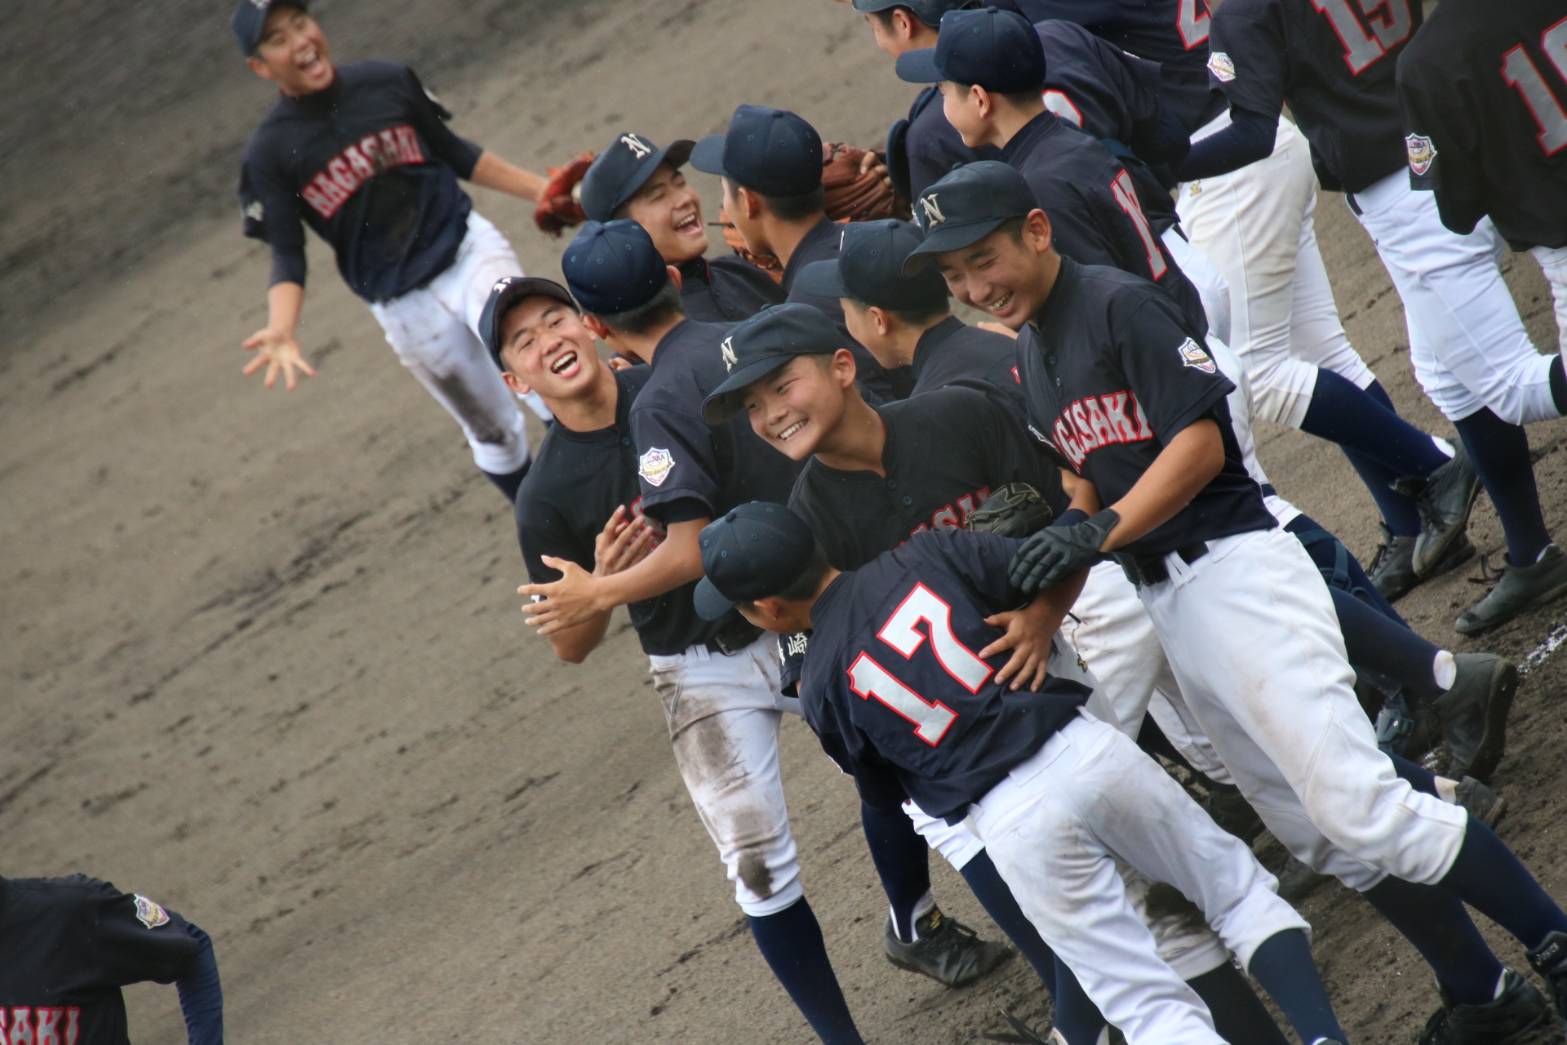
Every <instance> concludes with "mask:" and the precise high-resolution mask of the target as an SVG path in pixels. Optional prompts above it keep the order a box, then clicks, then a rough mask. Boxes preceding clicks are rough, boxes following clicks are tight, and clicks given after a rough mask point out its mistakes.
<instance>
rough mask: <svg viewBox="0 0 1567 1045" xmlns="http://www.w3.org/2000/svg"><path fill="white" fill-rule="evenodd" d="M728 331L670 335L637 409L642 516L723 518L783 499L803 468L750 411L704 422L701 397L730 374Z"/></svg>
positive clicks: (687, 326)
mask: <svg viewBox="0 0 1567 1045" xmlns="http://www.w3.org/2000/svg"><path fill="white" fill-rule="evenodd" d="M729 329H730V328H729V327H728V326H724V325H720V324H714V323H697V322H694V321H692V320H689V319H688V320H685V321H683V322H681V323H680V324H679V325H678V326H676V327H675V328H674V329H673V330H671V331H670V332H669V333H667V334H665V335H664V337H663V339H662V340H661V341H659V343H658V345H657V347H656V348H655V349H654V350H653V362H652V364H651V366H650V367H649V370H650V371H651V373H650V374H649V376H648V380H647V383H646V384H645V385H643V387H642V391H641V393H639V394H638V396H637V399H636V402H635V403H633V404H632V406H631V433H632V437H633V438H634V439H635V441H636V448H637V477H638V479H639V480H640V483H641V489H642V511H643V513H644V514H646V515H647V516H648V517H650V518H652V519H654V520H657V521H658V522H660V523H662V524H664V525H666V526H667V525H669V524H670V523H676V522H685V521H689V520H691V519H700V518H708V519H716V518H718V516H720V515H722V514H723V513H724V512H726V511H728V510H729V509H730V508H733V507H734V506H735V505H737V504H742V503H744V502H746V501H784V500H786V499H787V498H788V496H789V490H790V488H791V487H792V486H793V485H794V478H795V475H796V473H797V472H798V470H799V469H798V467H797V466H796V465H795V463H794V462H793V461H791V460H789V459H788V458H787V457H785V456H784V455H783V454H781V453H779V452H778V451H777V450H774V449H773V448H772V447H770V446H768V445H767V444H766V443H765V442H763V441H762V440H761V439H760V438H758V436H757V435H756V433H755V432H753V431H751V424H750V421H749V420H748V419H747V418H746V416H745V414H743V413H741V414H737V415H735V416H734V417H732V418H730V419H729V420H728V421H725V422H724V423H723V424H721V425H718V426H716V427H714V426H710V425H709V424H708V423H707V422H706V421H704V420H703V419H702V400H703V399H705V398H706V397H707V394H708V393H709V392H711V391H712V390H713V389H715V388H717V387H718V386H719V385H720V384H721V383H722V382H723V380H724V378H725V377H726V376H727V375H728V369H727V368H726V367H725V366H724V358H723V350H722V348H721V345H722V343H723V340H724V338H725V337H727V336H728V332H729ZM600 525H602V523H600Z"/></svg>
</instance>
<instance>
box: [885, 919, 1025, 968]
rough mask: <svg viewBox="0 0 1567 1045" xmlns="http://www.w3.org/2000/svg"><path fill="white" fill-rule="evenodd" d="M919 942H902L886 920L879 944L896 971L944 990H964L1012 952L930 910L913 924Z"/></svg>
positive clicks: (1006, 947) (1012, 951)
mask: <svg viewBox="0 0 1567 1045" xmlns="http://www.w3.org/2000/svg"><path fill="white" fill-rule="evenodd" d="M914 931H915V932H916V933H917V934H918V936H919V939H917V940H915V941H914V942H913V943H904V942H903V941H902V940H900V939H898V934H897V933H896V932H895V931H894V930H893V926H892V919H891V918H888V919H887V931H886V933H885V935H884V939H883V944H884V946H885V948H886V952H887V960H888V961H890V962H891V963H892V964H894V965H896V966H897V967H898V968H900V969H908V970H910V971H912V972H918V973H924V974H925V975H926V976H929V977H930V978H931V979H933V980H939V981H941V982H942V983H944V984H946V985H947V986H948V987H967V986H968V985H969V984H971V983H973V982H974V981H975V980H977V979H979V978H980V977H982V976H984V975H985V974H986V973H988V972H990V971H992V970H993V969H995V968H996V967H997V966H999V965H1001V964H1002V963H1003V962H1005V961H1007V960H1008V959H1009V958H1011V957H1012V956H1013V955H1014V954H1015V953H1017V952H1015V951H1014V950H1012V948H1010V947H1008V946H1007V945H1006V944H1004V943H990V942H989V941H986V940H981V939H980V938H979V935H978V934H977V933H975V932H974V930H973V929H970V928H969V927H968V926H966V925H964V924H963V923H962V922H960V921H958V920H957V919H956V918H949V917H947V916H946V915H944V914H942V913H941V909H940V908H939V907H938V908H931V910H930V913H929V914H926V915H925V916H924V917H922V918H920V919H919V920H917V921H916V922H915V923H914Z"/></svg>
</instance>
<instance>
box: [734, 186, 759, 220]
mask: <svg viewBox="0 0 1567 1045" xmlns="http://www.w3.org/2000/svg"><path fill="white" fill-rule="evenodd" d="M735 199H736V200H737V201H738V202H739V204H740V212H741V213H742V214H744V215H745V216H746V217H747V218H750V219H752V220H753V221H754V220H755V219H756V218H758V217H760V216H761V213H762V197H761V196H760V195H759V194H757V193H754V192H752V191H751V190H750V189H748V188H746V187H745V186H744V185H736V186H735Z"/></svg>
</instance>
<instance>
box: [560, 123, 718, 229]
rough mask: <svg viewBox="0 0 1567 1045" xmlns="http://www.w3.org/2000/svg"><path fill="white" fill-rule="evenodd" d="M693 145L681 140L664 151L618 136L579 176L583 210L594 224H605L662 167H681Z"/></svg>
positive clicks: (628, 134) (631, 137) (629, 135)
mask: <svg viewBox="0 0 1567 1045" xmlns="http://www.w3.org/2000/svg"><path fill="white" fill-rule="evenodd" d="M695 144H696V143H695V142H693V141H687V140H686V139H684V138H682V139H681V140H680V141H676V142H670V143H669V145H668V146H667V147H665V148H662V149H660V148H659V147H658V146H657V145H654V144H653V143H652V142H650V141H648V140H647V139H646V138H643V137H641V136H639V135H637V134H634V133H633V132H631V131H627V132H626V133H624V134H622V135H619V136H618V137H616V139H615V140H614V141H612V142H610V143H609V147H608V148H607V149H605V150H604V151H603V152H601V153H599V154H598V156H597V157H596V158H595V159H594V160H593V165H592V166H591V167H589V168H588V172H587V173H586V174H584V175H583V176H582V210H583V212H584V213H586V214H587V216H588V217H590V218H592V219H593V220H594V221H608V220H610V219H611V218H613V217H614V216H615V212H616V211H617V210H619V209H620V208H621V207H624V206H625V205H626V203H627V201H629V200H630V199H631V197H633V196H635V195H636V194H637V190H638V189H640V188H642V186H644V185H646V184H647V180H648V179H649V178H651V177H652V176H653V172H654V171H656V170H658V166H659V164H661V163H667V164H669V165H670V166H671V167H677V168H678V167H682V166H684V165H685V162H686V160H687V159H689V158H690V156H691V149H692V147H693V146H694V145H695Z"/></svg>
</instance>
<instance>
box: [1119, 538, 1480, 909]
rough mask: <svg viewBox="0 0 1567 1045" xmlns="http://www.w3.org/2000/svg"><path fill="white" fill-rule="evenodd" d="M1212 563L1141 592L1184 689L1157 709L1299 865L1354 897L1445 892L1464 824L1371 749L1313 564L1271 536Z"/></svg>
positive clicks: (1171, 566) (1219, 548)
mask: <svg viewBox="0 0 1567 1045" xmlns="http://www.w3.org/2000/svg"><path fill="white" fill-rule="evenodd" d="M1208 549H1209V550H1208V553H1207V554H1206V555H1204V556H1203V557H1202V558H1200V559H1198V560H1197V561H1196V562H1194V563H1187V562H1186V561H1185V560H1183V559H1182V558H1181V557H1180V556H1179V555H1174V554H1171V555H1168V556H1166V557H1165V560H1164V561H1165V564H1166V567H1167V568H1168V570H1169V572H1170V578H1169V579H1168V580H1166V581H1162V582H1160V583H1158V584H1151V585H1144V586H1141V587H1139V588H1138V595H1139V597H1140V598H1141V599H1142V602H1143V605H1144V606H1146V607H1147V609H1148V615H1149V616H1150V617H1151V618H1152V619H1153V623H1154V627H1155V629H1156V630H1157V631H1158V634H1159V639H1160V644H1161V645H1162V646H1163V648H1164V650H1165V652H1166V654H1167V655H1168V657H1169V661H1170V667H1171V669H1172V671H1173V672H1174V675H1175V678H1176V680H1177V682H1178V683H1179V686H1180V690H1179V694H1178V695H1177V694H1165V695H1166V696H1167V697H1168V698H1170V700H1171V702H1172V704H1176V703H1178V704H1179V706H1181V707H1184V709H1185V711H1186V712H1188V713H1189V714H1190V715H1191V718H1192V721H1193V722H1194V723H1195V727H1196V731H1198V732H1200V733H1201V734H1202V735H1204V736H1206V737H1207V738H1208V740H1209V742H1210V743H1211V744H1212V745H1213V748H1214V750H1215V751H1216V752H1217V753H1218V756H1219V758H1220V759H1222V761H1223V763H1224V765H1225V767H1226V768H1227V769H1228V770H1229V773H1230V776H1231V777H1232V778H1233V780H1234V782H1235V785H1236V786H1237V787H1239V788H1240V790H1241V793H1242V794H1243V795H1245V797H1246V799H1247V801H1248V802H1250V803H1251V805H1252V806H1253V807H1254V808H1255V809H1256V810H1257V813H1258V815H1260V816H1261V817H1262V820H1263V822H1264V823H1265V824H1267V825H1268V828H1269V830H1270V831H1272V832H1273V835H1274V837H1276V838H1278V840H1279V841H1280V842H1282V843H1284V845H1285V846H1286V847H1287V848H1288V849H1289V850H1290V851H1291V852H1292V853H1294V855H1295V856H1296V857H1297V858H1298V859H1300V860H1301V861H1302V862H1304V863H1306V864H1307V865H1309V866H1311V867H1313V868H1315V869H1316V870H1318V871H1321V872H1323V873H1326V874H1331V875H1334V876H1336V877H1337V878H1339V879H1340V880H1341V881H1343V882H1344V883H1345V884H1346V885H1348V886H1350V887H1351V888H1353V889H1357V890H1360V891H1365V890H1366V889H1369V888H1371V887H1372V886H1374V885H1375V884H1376V883H1377V882H1379V881H1381V880H1382V878H1383V877H1385V876H1386V875H1388V874H1392V875H1395V876H1397V877H1399V878H1402V879H1404V880H1406V881H1410V882H1415V883H1417V884H1423V885H1429V884H1434V883H1436V882H1437V881H1439V880H1440V879H1441V878H1442V876H1443V875H1445V874H1446V873H1447V871H1448V869H1449V868H1451V867H1452V864H1453V861H1454V860H1455V859H1456V858H1457V856H1458V849H1459V846H1460V845H1462V843H1463V837H1464V832H1465V830H1466V828H1467V824H1468V817H1467V814H1466V813H1465V812H1464V810H1463V808H1462V807H1460V806H1454V805H1448V804H1447V803H1445V802H1443V801H1441V800H1440V799H1438V798H1435V797H1432V796H1430V795H1425V794H1421V793H1419V792H1416V791H1415V790H1414V789H1413V788H1411V787H1410V785H1409V784H1408V783H1407V782H1406V781H1404V780H1401V779H1399V777H1398V775H1397V774H1396V773H1395V771H1394V769H1393V763H1392V762H1391V761H1389V760H1388V758H1387V756H1385V755H1384V754H1382V752H1381V751H1379V750H1378V749H1377V746H1376V737H1375V735H1374V733H1373V731H1372V728H1371V723H1370V721H1369V720H1368V719H1367V718H1366V716H1365V713H1364V712H1363V711H1362V710H1361V708H1360V704H1359V702H1358V701H1357V700H1356V699H1355V694H1354V691H1353V690H1352V689H1351V684H1352V681H1353V677H1354V676H1353V672H1352V670H1351V669H1350V666H1349V662H1348V660H1347V659H1346V657H1345V653H1344V640H1343V636H1342V634H1341V632H1340V630H1339V624H1338V618H1337V616H1336V615H1335V614H1334V611H1333V602H1332V599H1331V598H1330V596H1329V594H1328V590H1327V586H1326V585H1325V584H1324V582H1323V580H1322V577H1321V575H1320V574H1319V573H1318V572H1317V568H1316V566H1315V565H1314V564H1313V563H1312V561H1311V558H1310V556H1308V555H1307V554H1306V551H1305V549H1304V548H1302V547H1301V546H1300V542H1299V541H1297V540H1296V539H1295V538H1294V537H1293V536H1292V535H1290V534H1288V533H1285V532H1284V531H1282V530H1280V529H1276V528H1275V529H1272V530H1259V531H1253V532H1250V533H1243V534H1239V535H1236V536H1233V537H1223V538H1219V539H1217V540H1212V541H1209V542H1208ZM1258 651H1265V653H1266V655H1259V652H1258Z"/></svg>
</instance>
